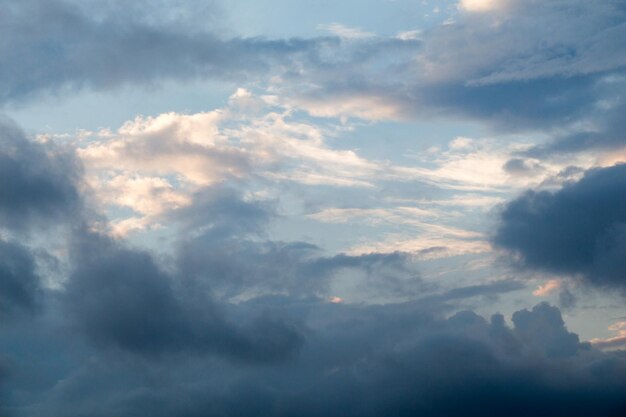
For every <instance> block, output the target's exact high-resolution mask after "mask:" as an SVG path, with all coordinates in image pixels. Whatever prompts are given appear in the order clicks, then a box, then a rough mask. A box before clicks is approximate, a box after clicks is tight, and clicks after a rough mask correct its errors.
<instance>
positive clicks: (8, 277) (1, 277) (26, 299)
mask: <svg viewBox="0 0 626 417" xmlns="http://www.w3.org/2000/svg"><path fill="white" fill-rule="evenodd" d="M35 269H36V268H35V260H34V258H33V257H32V255H31V254H30V252H29V250H28V249H27V248H25V247H23V246H21V245H20V244H18V243H14V242H5V241H3V240H0V323H2V322H6V320H7V319H8V318H11V317H14V316H19V315H21V314H22V313H33V312H35V310H36V309H37V307H38V302H39V301H40V297H41V287H40V278H39V276H38V275H37V273H36V270H35ZM0 379H1V377H0Z"/></svg>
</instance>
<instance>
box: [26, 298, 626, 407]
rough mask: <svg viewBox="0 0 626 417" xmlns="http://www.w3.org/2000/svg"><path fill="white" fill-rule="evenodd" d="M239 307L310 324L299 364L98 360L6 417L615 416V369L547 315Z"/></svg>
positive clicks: (618, 396) (618, 393)
mask: <svg viewBox="0 0 626 417" xmlns="http://www.w3.org/2000/svg"><path fill="white" fill-rule="evenodd" d="M247 304H248V307H252V305H254V304H256V305H261V304H264V305H266V306H267V305H271V306H273V308H275V309H278V310H281V311H283V313H285V314H290V315H292V316H295V317H302V316H306V317H307V318H308V320H309V323H310V325H311V326H312V327H313V329H314V331H313V332H311V334H310V336H309V338H307V344H306V345H305V346H304V347H303V349H302V350H301V351H300V354H299V355H298V356H297V357H296V358H294V359H293V360H292V361H291V362H289V363H287V364H284V365H283V366H277V367H267V366H261V367H259V366H253V367H251V366H249V365H247V364H241V363H231V364H227V363H220V362H215V361H202V360H194V361H191V362H189V361H185V360H183V359H181V360H176V361H174V362H168V361H153V362H144V363H143V364H142V365H141V366H136V365H134V364H133V362H129V361H119V360H116V359H115V358H111V357H108V358H107V357H99V356H96V357H94V358H93V359H92V360H91V361H89V362H88V363H85V364H83V365H82V366H81V367H80V368H78V369H74V370H73V371H71V372H70V374H69V375H67V376H66V377H65V378H64V379H63V381H62V383H59V384H56V385H55V386H54V388H53V389H52V390H51V391H50V392H49V393H48V395H47V396H46V397H45V400H44V401H43V402H40V403H39V404H36V405H33V406H30V407H27V408H24V407H19V406H18V407H14V410H16V411H20V414H21V415H26V416H30V415H37V413H39V412H40V411H41V410H43V409H45V410H46V411H47V413H48V415H50V416H57V415H59V416H60V415H63V416H77V415H84V414H89V415H95V416H98V415H105V414H108V413H110V412H111V411H113V412H115V413H116V415H119V416H122V417H126V416H133V415H139V414H145V413H149V414H150V415H155V416H167V415H172V414H176V415H190V416H192V415H193V416H195V415H207V414H214V413H219V414H221V415H240V416H251V415H260V414H262V415H267V416H287V415H301V416H318V415H328V416H375V415H390V414H393V415H398V416H404V415H407V416H408V415H416V414H422V413H428V415H431V416H444V415H451V414H457V413H459V412H462V413H463V415H466V416H480V415H485V413H491V412H496V413H498V414H507V415H512V416H525V415H529V414H533V415H537V416H549V415H554V414H555V413H557V414H558V413H567V414H568V415H573V416H584V415H588V414H589V413H600V414H601V415H603V416H616V417H617V416H619V415H621V414H622V413H623V412H624V402H623V394H624V390H625V389H626V387H625V386H624V384H623V378H624V375H625V372H626V366H625V363H624V359H623V358H622V357H620V355H619V354H613V353H610V352H609V353H602V352H599V351H597V350H595V349H592V348H591V347H590V345H589V344H586V343H580V342H579V341H578V338H577V336H576V335H575V334H573V333H570V332H569V331H568V330H567V328H565V327H564V325H563V321H562V319H561V315H560V312H559V310H558V309H556V308H555V307H552V306H549V305H547V304H540V305H538V306H536V307H534V308H533V309H532V310H521V311H519V312H517V313H515V314H514V316H513V326H512V327H509V326H508V325H507V324H506V323H505V321H504V318H503V317H502V316H501V315H494V316H492V317H491V319H489V320H487V319H485V318H483V317H481V316H479V315H477V314H475V313H473V312H470V311H462V312H458V313H456V314H453V315H451V316H450V317H449V318H447V319H445V318H441V317H437V316H433V315H432V314H430V313H429V312H428V311H424V310H423V309H421V307H420V306H419V305H415V304H402V305H387V306H356V305H346V304H344V303H341V304H333V303H328V302H316V301H295V300H292V301H287V300H285V299H263V300H255V301H251V302H249V303H247ZM146 374H147V375H146ZM142 375H144V377H142ZM145 376H147V377H145ZM74 398H75V399H76V400H75V401H69V400H70V399H74ZM103 407H105V408H106V411H102V410H103Z"/></svg>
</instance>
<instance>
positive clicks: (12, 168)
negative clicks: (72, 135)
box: [0, 119, 81, 230]
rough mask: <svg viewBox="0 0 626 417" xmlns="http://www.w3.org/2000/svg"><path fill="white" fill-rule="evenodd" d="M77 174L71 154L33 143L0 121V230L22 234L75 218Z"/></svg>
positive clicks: (9, 124)
mask: <svg viewBox="0 0 626 417" xmlns="http://www.w3.org/2000/svg"><path fill="white" fill-rule="evenodd" d="M80 172H81V169H80V165H79V164H78V162H77V161H76V160H75V158H74V157H73V156H72V154H71V152H67V151H64V150H63V149H60V148H55V147H54V146H46V145H45V144H40V143H36V142H33V141H31V140H29V139H27V138H26V136H25V134H24V133H23V132H22V131H21V130H20V129H19V128H18V127H17V126H16V125H15V124H14V123H13V122H11V121H9V120H6V119H0V226H1V227H5V228H8V229H12V230H24V229H28V228H31V227H32V226H46V225H49V224H51V223H53V222H55V221H62V220H64V219H65V220H67V219H68V218H69V217H71V216H76V215H78V214H79V212H80V202H79V200H80V199H79V193H78V189H77V185H78V181H79V179H80Z"/></svg>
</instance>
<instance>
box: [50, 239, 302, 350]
mask: <svg viewBox="0 0 626 417" xmlns="http://www.w3.org/2000/svg"><path fill="white" fill-rule="evenodd" d="M74 245H75V248H74V251H73V257H74V259H75V261H74V263H73V271H72V273H71V275H70V278H69V281H68V282H67V284H66V286H65V289H64V291H63V294H62V300H63V304H64V306H65V311H66V314H67V316H68V321H69V323H70V324H71V325H72V326H74V327H76V328H77V329H78V331H79V332H80V333H81V334H83V335H85V336H86V337H87V338H88V339H90V340H91V341H92V342H94V343H96V344H98V345H100V346H103V347H105V348H116V349H121V350H122V351H128V352H131V353H135V354H138V355H160V354H166V353H177V352H191V353H196V354H219V355H223V356H226V357H229V358H232V359H234V360H243V361H251V362H256V361H261V362H262V361H272V360H280V359H284V358H285V357H288V356H289V355H291V354H292V353H293V352H294V351H297V349H298V348H299V346H300V345H301V344H302V336H301V335H300V333H299V331H298V330H297V328H296V327H295V326H293V325H290V324H288V323H286V322H284V321H282V320H273V319H271V318H269V317H262V316H259V317H252V318H251V320H250V321H248V322H244V323H241V322H240V323H237V324H234V323H229V322H228V319H227V318H225V317H224V316H223V315H222V312H221V311H220V307H219V306H218V305H217V304H215V303H214V302H213V301H212V300H211V296H210V294H208V293H202V292H195V288H194V286H193V283H192V282H191V281H189V280H185V279H180V278H179V279H176V277H174V276H171V275H169V274H168V273H167V272H165V271H164V270H163V269H162V268H161V267H159V265H158V264H157V263H156V261H155V260H154V259H153V258H152V256H151V255H150V254H148V253H146V252H142V251H139V250H133V249H129V248H126V247H124V246H123V245H122V244H120V243H116V242H114V241H111V240H110V239H109V238H107V237H104V236H98V235H95V234H93V233H87V232H83V233H82V234H80V235H78V236H76V242H75V243H74Z"/></svg>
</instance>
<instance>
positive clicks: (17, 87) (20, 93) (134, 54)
mask: <svg viewBox="0 0 626 417" xmlns="http://www.w3.org/2000/svg"><path fill="white" fill-rule="evenodd" d="M194 3H196V4H194ZM197 3H198V2H192V1H188V2H185V4H183V3H180V4H179V5H178V6H179V7H178V11H179V12H180V13H174V12H173V13H172V14H169V15H168V14H167V13H164V12H163V11H162V10H163V7H162V6H163V5H158V4H155V3H154V2H143V1H142V2H140V3H139V2H138V3H137V4H135V5H133V6H129V5H127V4H126V3H123V2H117V1H113V2H102V1H95V2H94V1H91V2H87V3H85V2H80V3H79V2H71V1H60V0H54V1H41V0H28V1H25V2H21V3H20V4H19V5H17V4H14V3H11V2H10V1H3V2H2V4H3V10H4V11H5V13H3V16H2V18H1V19H2V20H1V21H0V22H1V25H0V27H2V32H1V35H0V37H1V38H2V43H0V57H2V61H3V62H4V63H5V65H3V67H2V70H0V103H7V102H19V101H22V100H24V99H25V98H32V97H33V96H37V95H38V94H41V93H44V92H59V91H66V90H72V89H78V88H83V87H91V88H96V89H111V88H116V87H119V86H122V85H127V84H139V85H146V84H149V83H152V82H157V81H161V80H165V79H178V80H181V79H193V78H198V77H220V78H230V79H233V78H235V77H241V78H244V79H245V78H247V77H248V76H249V75H251V74H259V73H263V72H266V71H267V70H268V69H269V67H270V66H271V65H272V64H271V62H272V61H275V62H278V61H282V60H283V58H286V57H287V56H288V55H290V54H292V53H299V52H305V51H306V50H308V49H309V47H310V46H312V45H313V44H314V43H315V42H309V41H305V40H277V41H271V40H262V39H241V38H233V39H228V40H227V39H224V38H223V36H221V35H220V33H219V32H220V29H217V28H216V29H215V31H209V30H207V28H206V25H198V24H197V23H198V22H197V21H196V22H194V23H195V24H191V22H192V21H193V20H197V19H199V20H202V17H200V16H203V15H204V16H206V15H207V14H208V17H209V18H212V17H213V16H211V14H212V11H211V10H208V11H206V9H207V8H208V9H210V8H211V7H212V6H213V7H214V4H211V3H204V4H202V5H199V4H197ZM167 5H168V7H167V9H168V10H172V9H171V6H172V5H170V4H169V3H168V4H167ZM207 5H208V7H207ZM199 6H201V7H199ZM202 9H205V10H203V12H204V11H206V13H201V12H200V10H202ZM207 21H209V22H211V21H212V22H211V23H212V24H213V25H214V26H215V25H216V23H215V21H216V19H207ZM205 22H206V21H205ZM205 22H203V23H205ZM202 26H204V27H202ZM285 63H286V61H285Z"/></svg>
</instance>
